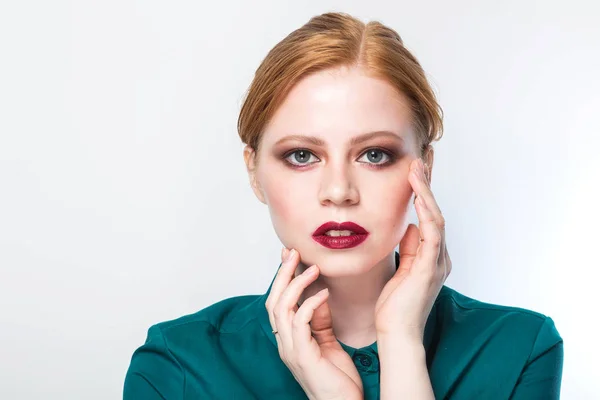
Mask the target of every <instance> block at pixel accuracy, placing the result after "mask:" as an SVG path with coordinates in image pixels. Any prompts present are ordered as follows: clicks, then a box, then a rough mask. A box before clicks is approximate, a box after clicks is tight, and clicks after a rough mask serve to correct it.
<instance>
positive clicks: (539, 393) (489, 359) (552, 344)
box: [430, 286, 563, 400]
mask: <svg viewBox="0 0 600 400" xmlns="http://www.w3.org/2000/svg"><path fill="white" fill-rule="evenodd" d="M435 310H436V311H435V313H433V314H434V318H433V321H434V324H435V329H434V332H433V342H432V346H431V349H430V357H431V359H432V360H431V361H432V370H431V376H432V379H433V380H434V381H435V382H436V384H437V385H436V387H435V389H436V397H438V396H439V397H444V396H445V394H446V393H448V392H449V391H451V390H454V394H455V395H456V397H459V398H463V397H464V398H472V397H474V396H475V395H474V393H477V394H478V395H477V397H478V398H510V399H514V400H517V399H518V400H521V399H533V398H535V399H542V398H543V399H558V398H559V395H560V382H561V376H562V364H563V340H562V338H561V336H560V334H559V333H558V330H557V329H556V326H555V325H554V321H553V320H552V318H550V317H549V316H547V315H544V314H542V313H540V312H537V311H533V310H529V309H526V308H522V307H513V306H506V305H500V304H493V303H488V302H484V301H480V300H476V299H474V298H471V297H468V296H465V295H464V294H462V293H459V292H458V291H456V290H454V289H451V288H449V287H447V286H444V287H443V289H442V290H441V291H440V294H439V296H438V298H437V299H436V302H435ZM453 388H454V389H453Z"/></svg>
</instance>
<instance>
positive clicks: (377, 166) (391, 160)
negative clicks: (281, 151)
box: [282, 147, 398, 169]
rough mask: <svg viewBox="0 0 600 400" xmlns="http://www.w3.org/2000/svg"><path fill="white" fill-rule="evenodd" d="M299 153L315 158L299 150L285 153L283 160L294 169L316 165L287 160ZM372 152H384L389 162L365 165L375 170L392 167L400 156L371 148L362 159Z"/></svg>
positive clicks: (309, 152) (301, 149)
mask: <svg viewBox="0 0 600 400" xmlns="http://www.w3.org/2000/svg"><path fill="white" fill-rule="evenodd" d="M299 151H304V152H307V153H308V154H311V155H313V156H315V155H314V153H313V152H312V151H310V150H308V149H303V148H299V149H293V150H291V151H288V152H287V153H285V155H284V156H283V157H282V159H283V160H284V161H285V162H286V163H287V164H288V165H290V166H291V167H292V168H294V169H304V168H305V167H307V166H309V165H312V164H314V163H310V164H300V165H299V164H293V163H291V162H289V161H288V160H287V159H288V158H289V157H290V156H291V155H293V154H295V153H297V152H299ZM370 151H379V152H382V153H383V154H385V155H386V156H388V160H387V161H386V162H384V163H381V164H373V163H369V162H367V163H365V164H369V165H370V166H371V167H372V168H375V169H381V168H385V167H387V166H389V165H392V164H393V163H394V162H396V160H397V159H398V156H397V155H396V154H395V153H394V152H393V151H389V150H384V149H382V148H379V147H371V148H369V149H367V150H365V151H364V152H363V153H362V154H361V156H360V158H362V157H363V156H364V155H365V154H367V153H368V152H370ZM315 157H316V156H315Z"/></svg>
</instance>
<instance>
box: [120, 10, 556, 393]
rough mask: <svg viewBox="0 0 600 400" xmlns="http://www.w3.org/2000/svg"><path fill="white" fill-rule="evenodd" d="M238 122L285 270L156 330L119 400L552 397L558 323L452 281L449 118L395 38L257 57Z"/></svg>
mask: <svg viewBox="0 0 600 400" xmlns="http://www.w3.org/2000/svg"><path fill="white" fill-rule="evenodd" d="M238 128H239V134H240V137H241V139H242V141H243V142H244V143H245V144H246V147H245V150H244V159H245V162H246V165H247V171H248V174H249V180H250V184H251V185H252V188H253V190H254V193H255V194H256V197H257V198H258V199H259V200H260V201H261V202H262V203H264V204H266V205H267V206H268V208H269V211H270V215H271V219H272V222H273V225H274V228H275V231H276V233H277V235H278V237H279V239H280V240H281V242H282V243H283V244H284V248H283V249H282V254H281V260H282V262H281V264H279V266H278V269H277V274H276V276H275V277H274V278H273V281H272V282H271V285H270V287H269V289H268V290H267V292H266V293H265V294H263V295H245V296H238V297H233V298H228V299H225V300H222V301H220V302H218V303H215V304H213V305H211V306H209V307H206V308H204V309H202V310H200V311H198V312H197V313H195V314H192V315H187V316H183V317H181V318H178V319H176V320H173V321H168V322H163V323H160V324H157V325H154V326H152V327H151V328H150V330H149V332H148V337H147V340H146V343H145V344H144V345H142V346H141V347H140V348H138V349H137V350H136V351H135V353H134V354H133V357H132V360H131V365H130V367H129V370H128V373H127V376H126V379H125V387H124V398H125V399H126V400H132V399H148V400H150V399H169V400H170V399H269V400H270V399H306V398H310V399H345V400H346V399H363V398H364V399H378V398H381V399H411V400H414V399H434V398H436V399H442V398H444V399H446V398H451V399H509V398H510V399H555V398H558V397H559V392H560V383H561V374H562V362H563V347H562V346H563V344H562V339H561V337H560V335H559V333H558V332H557V330H556V328H555V326H554V324H553V321H552V319H551V318H549V317H547V316H544V315H542V314H540V313H536V312H534V311H529V310H525V309H521V308H514V307H506V306H500V305H494V304H488V303H483V302H480V301H477V300H474V299H471V298H468V297H466V296H464V295H462V294H460V293H458V292H456V291H455V290H453V289H451V288H449V287H447V286H445V285H444V282H445V280H446V278H447V276H448V274H449V273H450V271H451V269H452V262H451V260H450V256H449V254H448V249H447V248H446V241H445V233H444V228H445V226H444V225H445V222H444V217H443V214H442V212H441V211H440V208H439V206H438V204H437V203H436V200H435V197H434V195H433V193H432V191H431V187H430V182H431V176H432V170H433V160H434V156H433V154H434V153H433V147H432V146H431V143H432V142H433V141H435V140H439V138H441V134H442V111H441V109H440V107H439V105H438V103H437V101H436V98H435V95H434V93H433V91H432V89H431V87H430V86H429V84H428V82H427V79H426V77H425V74H424V72H423V70H422V68H421V66H420V64H419V62H418V61H417V60H416V59H415V58H414V57H413V56H412V55H411V53H410V52H409V51H408V50H406V48H405V47H404V46H403V42H402V40H401V38H400V36H399V35H398V34H397V33H396V32H395V31H394V30H392V29H390V28H388V27H386V26H384V25H382V24H381V23H378V22H370V23H368V24H364V23H362V22H360V21H359V20H357V19H355V18H353V17H351V16H349V15H347V14H342V13H326V14H323V15H320V16H317V17H314V18H312V19H311V20H310V21H309V22H308V23H307V24H305V25H304V26H302V27H301V28H299V29H298V30H296V31H294V32H292V33H291V34H290V35H288V36H287V37H286V38H285V39H283V40H282V41H281V42H280V43H278V44H277V45H276V46H275V47H274V48H273V49H272V50H271V51H270V52H269V54H268V55H267V57H266V58H265V59H264V60H263V62H262V64H261V65H260V66H259V68H258V70H257V71H256V75H255V77H254V80H253V82H252V84H251V86H250V88H249V91H248V94H247V97H246V99H245V103H244V104H243V107H242V110H241V113H240V116H239V121H238ZM413 206H414V207H416V212H417V215H418V219H419V225H418V226H416V225H414V224H408V223H407V215H408V211H409V207H413ZM397 244H399V249H400V252H399V253H397V252H395V251H394V248H395V246H396V245H397Z"/></svg>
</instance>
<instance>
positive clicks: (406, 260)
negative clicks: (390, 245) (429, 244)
mask: <svg viewBox="0 0 600 400" xmlns="http://www.w3.org/2000/svg"><path fill="white" fill-rule="evenodd" d="M420 237H421V232H420V230H419V228H418V227H417V226H416V225H415V224H409V225H408V228H406V232H405V233H404V237H403V238H402V240H401V241H400V246H399V250H400V265H398V271H397V274H398V275H403V274H405V273H406V272H408V271H409V270H410V267H411V266H412V263H413V261H414V259H415V257H416V256H417V251H418V250H419V245H420V244H421V242H420V240H419V238H420Z"/></svg>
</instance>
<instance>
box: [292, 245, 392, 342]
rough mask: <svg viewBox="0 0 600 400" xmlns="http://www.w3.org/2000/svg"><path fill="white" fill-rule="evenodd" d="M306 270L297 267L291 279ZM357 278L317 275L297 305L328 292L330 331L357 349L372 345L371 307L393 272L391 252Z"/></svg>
mask: <svg viewBox="0 0 600 400" xmlns="http://www.w3.org/2000/svg"><path fill="white" fill-rule="evenodd" d="M307 267H308V266H306V265H304V264H302V263H301V264H299V266H298V268H297V269H296V273H295V276H298V275H299V274H301V273H302V272H303V271H304V270H305V269H306V268H307ZM365 270H366V272H365V273H363V274H359V275H349V276H342V277H339V276H338V277H334V278H329V277H326V276H323V275H319V277H318V278H317V280H316V281H314V282H313V283H312V284H311V285H309V286H308V287H307V288H306V289H305V290H304V292H303V293H302V295H301V297H300V301H299V302H298V303H299V304H302V302H304V300H305V299H307V298H308V297H310V296H312V295H314V294H316V293H317V292H318V291H320V290H322V289H325V288H329V298H328V300H327V302H328V303H329V308H330V309H331V316H332V320H333V331H334V332H335V335H336V337H337V338H338V339H339V340H340V341H341V342H343V343H344V344H346V345H348V346H351V347H354V348H360V347H364V346H368V345H370V344H372V343H374V342H375V341H376V338H377V332H376V330H375V315H374V310H375V303H376V302H377V299H378V298H379V295H380V294H381V291H382V290H383V287H384V286H385V284H386V283H387V282H388V281H389V280H390V278H391V277H392V276H393V275H394V273H395V272H396V259H395V252H394V251H392V253H390V254H389V255H387V256H386V257H385V258H384V259H382V260H381V261H379V262H378V263H377V264H376V265H375V266H373V267H372V268H365Z"/></svg>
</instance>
